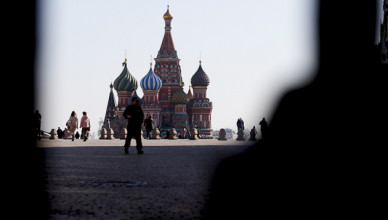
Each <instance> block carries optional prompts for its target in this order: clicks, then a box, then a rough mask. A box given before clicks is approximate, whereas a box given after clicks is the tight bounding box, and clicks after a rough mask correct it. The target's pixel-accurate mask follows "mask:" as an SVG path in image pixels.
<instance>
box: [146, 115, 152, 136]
mask: <svg viewBox="0 0 388 220" xmlns="http://www.w3.org/2000/svg"><path fill="white" fill-rule="evenodd" d="M153 123H154V120H153V119H152V116H151V115H149V114H148V115H147V117H146V119H145V120H144V127H145V128H146V131H147V138H150V136H151V131H152V129H153Z"/></svg>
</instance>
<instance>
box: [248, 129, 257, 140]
mask: <svg viewBox="0 0 388 220" xmlns="http://www.w3.org/2000/svg"><path fill="white" fill-rule="evenodd" d="M256 134H257V130H256V127H255V126H253V128H252V129H251V133H250V138H249V140H250V141H256Z"/></svg>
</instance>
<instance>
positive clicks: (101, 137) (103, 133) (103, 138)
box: [100, 128, 106, 140]
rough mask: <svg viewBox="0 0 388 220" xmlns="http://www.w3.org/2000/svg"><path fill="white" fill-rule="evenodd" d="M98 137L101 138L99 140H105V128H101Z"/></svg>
mask: <svg viewBox="0 0 388 220" xmlns="http://www.w3.org/2000/svg"><path fill="white" fill-rule="evenodd" d="M100 139H101V140H105V139H106V129H105V128H102V129H101V136H100Z"/></svg>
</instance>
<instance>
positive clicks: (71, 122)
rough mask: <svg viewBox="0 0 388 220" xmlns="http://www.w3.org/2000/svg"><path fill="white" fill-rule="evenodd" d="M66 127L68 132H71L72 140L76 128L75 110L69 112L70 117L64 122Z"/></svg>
mask: <svg viewBox="0 0 388 220" xmlns="http://www.w3.org/2000/svg"><path fill="white" fill-rule="evenodd" d="M66 125H67V127H68V128H69V132H70V133H71V140H72V141H74V137H75V134H74V132H75V130H76V129H78V118H77V114H76V113H75V111H72V112H71V115H70V118H69V120H68V121H67V123H66Z"/></svg>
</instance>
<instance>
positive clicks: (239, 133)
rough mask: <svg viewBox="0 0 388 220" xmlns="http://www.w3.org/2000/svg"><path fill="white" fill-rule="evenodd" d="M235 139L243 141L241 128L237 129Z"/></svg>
mask: <svg viewBox="0 0 388 220" xmlns="http://www.w3.org/2000/svg"><path fill="white" fill-rule="evenodd" d="M236 141H245V139H244V131H243V129H241V128H240V129H238V132H237V139H236Z"/></svg>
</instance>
